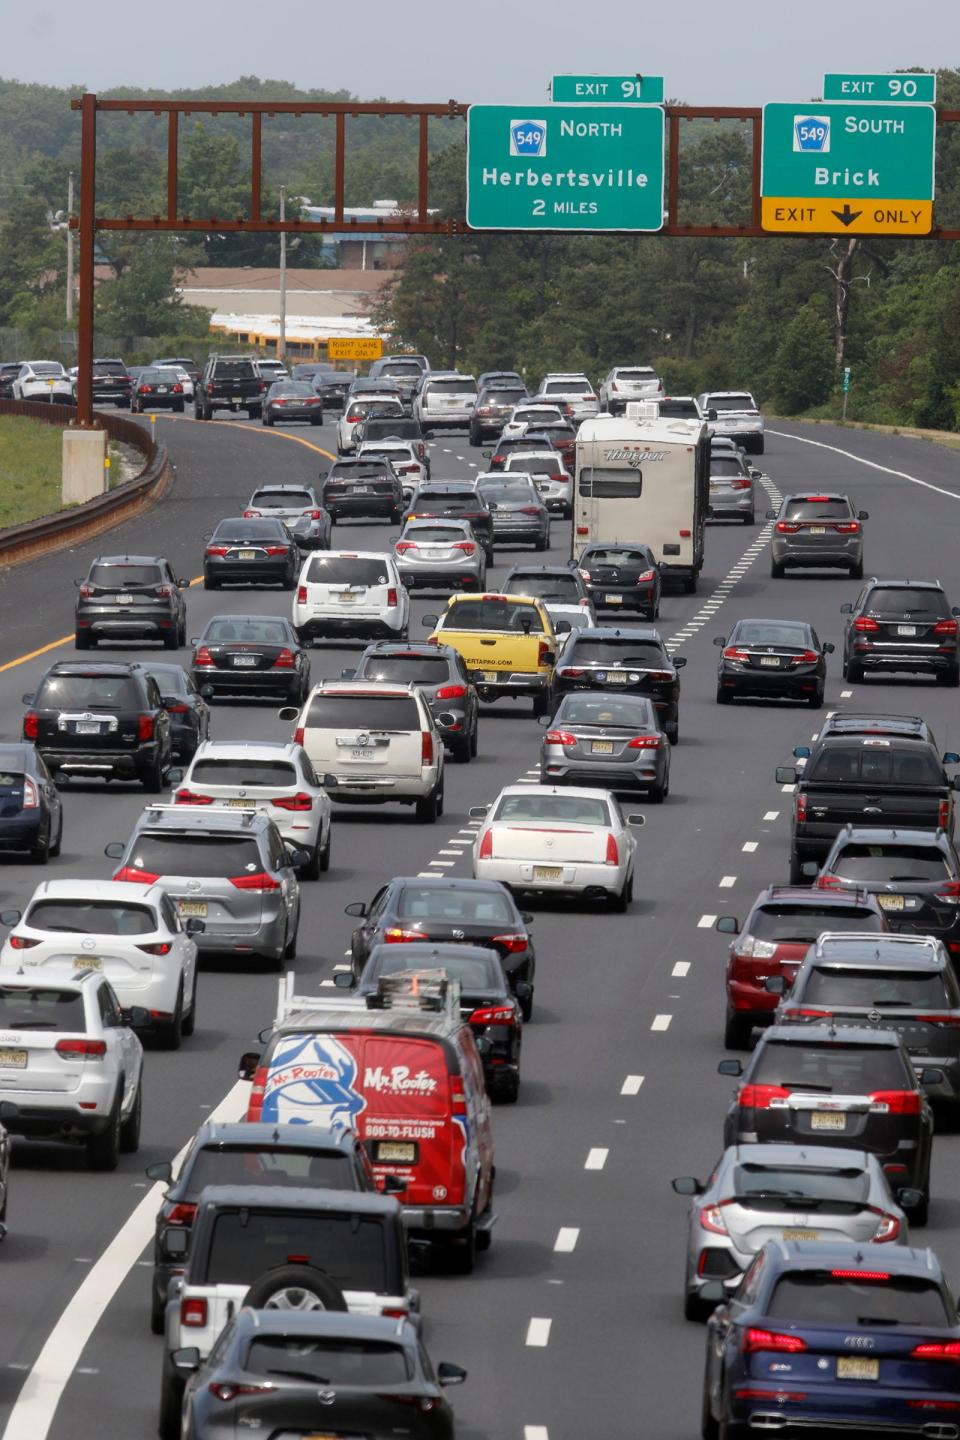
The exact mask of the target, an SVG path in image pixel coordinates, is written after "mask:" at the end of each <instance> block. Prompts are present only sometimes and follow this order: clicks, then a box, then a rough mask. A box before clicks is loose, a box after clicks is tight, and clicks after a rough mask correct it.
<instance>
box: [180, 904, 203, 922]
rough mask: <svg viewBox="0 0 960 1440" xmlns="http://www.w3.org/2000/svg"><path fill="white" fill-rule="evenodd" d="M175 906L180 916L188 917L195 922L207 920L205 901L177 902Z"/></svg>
mask: <svg viewBox="0 0 960 1440" xmlns="http://www.w3.org/2000/svg"><path fill="white" fill-rule="evenodd" d="M177 905H178V908H179V910H180V914H181V915H188V916H190V917H191V918H193V919H197V920H206V918H207V902H206V900H179V901H178V902H177Z"/></svg>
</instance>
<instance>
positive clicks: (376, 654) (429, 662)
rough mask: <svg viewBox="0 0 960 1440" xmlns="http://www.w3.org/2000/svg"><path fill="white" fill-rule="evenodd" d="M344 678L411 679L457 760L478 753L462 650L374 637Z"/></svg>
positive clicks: (471, 688)
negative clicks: (460, 651)
mask: <svg viewBox="0 0 960 1440" xmlns="http://www.w3.org/2000/svg"><path fill="white" fill-rule="evenodd" d="M341 675H342V678H343V679H344V680H396V681H398V682H399V683H400V684H401V685H406V684H408V683H412V684H414V685H416V687H417V689H418V690H419V691H420V692H421V694H422V695H423V698H424V700H426V702H427V704H428V705H429V707H430V711H431V714H432V715H433V718H434V720H435V721H436V725H437V730H438V731H439V732H440V735H441V738H442V739H443V741H444V743H445V744H446V745H447V746H448V748H449V750H450V753H451V754H452V755H453V758H454V759H455V760H460V761H463V762H464V763H465V764H466V763H467V762H468V761H470V760H472V759H473V757H474V756H475V755H476V753H477V736H478V725H479V721H478V716H479V714H480V701H479V698H478V696H477V687H476V686H475V685H474V683H473V681H472V680H471V679H470V676H469V674H468V672H467V667H466V664H465V662H464V659H463V657H462V655H460V654H459V652H458V651H456V650H454V649H453V648H452V647H451V646H449V645H428V644H426V643H424V644H422V645H418V644H415V643H414V644H411V643H409V642H408V641H404V640H401V641H397V640H376V641H374V643H373V644H372V645H368V646H367V648H366V650H364V652H363V654H362V655H361V656H360V660H359V663H358V665H357V668H356V669H355V670H343V671H341Z"/></svg>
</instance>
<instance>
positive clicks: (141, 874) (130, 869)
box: [113, 865, 160, 885]
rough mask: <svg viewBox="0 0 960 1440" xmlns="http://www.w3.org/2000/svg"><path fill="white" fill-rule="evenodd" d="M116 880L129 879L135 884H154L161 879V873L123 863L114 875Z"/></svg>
mask: <svg viewBox="0 0 960 1440" xmlns="http://www.w3.org/2000/svg"><path fill="white" fill-rule="evenodd" d="M113 878H114V880H129V881H131V882H132V883H133V884H134V885H152V884H153V882H154V881H155V880H159V879H160V876H159V875H154V874H153V872H152V871H150V870H137V869H136V868H135V866H133V865H122V866H121V867H120V869H119V870H118V871H117V872H116V874H115V875H114V877H113Z"/></svg>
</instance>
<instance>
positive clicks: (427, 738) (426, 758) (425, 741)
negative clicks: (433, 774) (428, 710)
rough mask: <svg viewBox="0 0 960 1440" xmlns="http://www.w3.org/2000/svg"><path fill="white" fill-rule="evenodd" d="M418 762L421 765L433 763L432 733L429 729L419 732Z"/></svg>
mask: <svg viewBox="0 0 960 1440" xmlns="http://www.w3.org/2000/svg"><path fill="white" fill-rule="evenodd" d="M420 763H421V765H432V764H433V735H432V733H431V732H430V731H429V730H422V731H421V732H420Z"/></svg>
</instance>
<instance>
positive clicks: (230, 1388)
mask: <svg viewBox="0 0 960 1440" xmlns="http://www.w3.org/2000/svg"><path fill="white" fill-rule="evenodd" d="M275 403H276V402H275ZM187 1303H188V1302H187V1301H184V1304H187ZM180 1318H181V1319H182V1320H183V1315H182V1312H181V1317H180ZM183 1323H184V1324H185V1325H187V1324H199V1323H200V1322H199V1321H187V1320H183ZM203 1323H204V1324H205V1323H206V1321H204V1322H203ZM276 1388H277V1387H276V1385H272V1384H271V1383H270V1381H269V1380H266V1381H264V1382H263V1384H262V1385H235V1384H229V1383H225V1382H223V1381H220V1380H212V1381H211V1382H210V1384H209V1385H208V1386H207V1389H208V1391H209V1392H210V1394H211V1395H212V1396H213V1397H214V1399H215V1400H236V1399H237V1398H238V1397H239V1396H241V1395H269V1394H270V1393H271V1391H273V1390H276Z"/></svg>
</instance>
